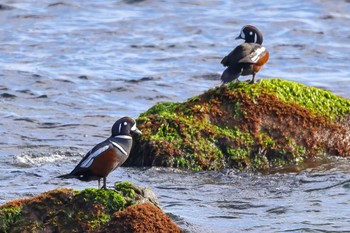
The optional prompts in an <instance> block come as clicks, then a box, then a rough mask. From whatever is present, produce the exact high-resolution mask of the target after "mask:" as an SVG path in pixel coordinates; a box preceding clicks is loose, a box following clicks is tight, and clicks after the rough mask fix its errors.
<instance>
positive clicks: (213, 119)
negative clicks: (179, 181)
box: [125, 79, 350, 170]
mask: <svg viewBox="0 0 350 233" xmlns="http://www.w3.org/2000/svg"><path fill="white" fill-rule="evenodd" d="M349 114H350V100H348V99H344V98H342V97H338V96H336V95H334V94H332V93H331V92H329V91H325V90H321V89H318V88H315V87H308V86H305V85H303V84H300V83H296V82H291V81H285V80H281V79H264V80H262V81H260V82H259V83H257V84H253V85H251V84H249V83H246V82H235V83H230V84H228V85H223V86H220V87H216V88H213V89H210V90H208V91H206V92H205V93H203V94H202V95H199V96H196V97H193V98H191V99H188V100H187V101H185V102H183V103H170V102H166V103H158V104H157V105H155V106H153V107H152V108H150V109H149V110H148V111H147V112H145V113H143V114H141V115H140V116H139V118H138V119H137V122H138V126H139V128H140V130H141V131H142V132H143V135H142V137H140V138H138V139H137V140H136V142H135V147H134V148H133V150H132V152H131V155H130V156H129V159H128V160H127V161H126V163H125V165H127V166H128V165H129V166H169V167H177V168H185V169H193V170H220V169H223V168H227V167H230V168H231V167H234V168H240V169H252V170H262V169H268V168H271V167H276V166H281V165H287V164H288V165H289V164H295V163H301V162H303V161H304V160H308V159H310V158H314V157H316V156H324V155H336V156H343V157H346V156H349V155H350V129H349V127H350V124H349V121H350V117H349V116H350V115H349Z"/></svg>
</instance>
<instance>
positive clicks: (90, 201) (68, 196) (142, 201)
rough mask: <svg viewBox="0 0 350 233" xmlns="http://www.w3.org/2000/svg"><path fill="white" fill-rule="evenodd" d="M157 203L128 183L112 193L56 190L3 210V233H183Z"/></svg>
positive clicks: (0, 218) (146, 191)
mask: <svg viewBox="0 0 350 233" xmlns="http://www.w3.org/2000/svg"><path fill="white" fill-rule="evenodd" d="M157 203H158V200H157V199H156V198H155V196H154V194H153V193H152V192H151V191H150V190H149V189H145V188H140V187H137V186H135V185H133V184H131V183H129V182H121V183H118V184H116V185H115V187H114V189H110V190H102V189H95V188H89V189H85V190H82V191H74V190H72V189H67V188H61V189H55V190H52V191H49V192H46V193H43V194H40V195H38V196H36V197H32V198H25V199H21V200H15V201H11V202H8V203H6V204H4V205H2V206H0V232H4V233H6V232H139V231H128V229H138V228H139V229H143V230H145V232H165V231H164V229H171V231H172V232H180V229H179V227H177V226H176V225H175V224H174V223H173V222H172V220H171V219H170V218H169V217H168V216H167V215H166V214H164V212H163V211H162V210H161V209H160V208H159V207H157V206H156V205H157ZM155 204H156V205H155ZM145 219H147V221H145Z"/></svg>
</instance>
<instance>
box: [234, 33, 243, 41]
mask: <svg viewBox="0 0 350 233" xmlns="http://www.w3.org/2000/svg"><path fill="white" fill-rule="evenodd" d="M239 39H242V40H244V38H243V37H242V36H241V34H239V36H237V37H236V38H235V40H239Z"/></svg>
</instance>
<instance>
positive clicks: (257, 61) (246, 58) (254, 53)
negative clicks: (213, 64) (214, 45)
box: [221, 25, 269, 84]
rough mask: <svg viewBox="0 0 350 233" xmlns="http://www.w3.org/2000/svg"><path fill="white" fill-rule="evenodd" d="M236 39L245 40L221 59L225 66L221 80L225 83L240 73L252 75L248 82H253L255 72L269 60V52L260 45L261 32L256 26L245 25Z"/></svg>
mask: <svg viewBox="0 0 350 233" xmlns="http://www.w3.org/2000/svg"><path fill="white" fill-rule="evenodd" d="M236 39H243V40H245V42H244V43H243V44H241V45H239V46H237V47H236V48H235V49H234V50H233V51H232V52H231V53H229V54H228V55H227V56H225V57H224V58H223V59H222V61H221V64H223V65H224V66H225V67H227V68H226V70H225V71H224V72H223V73H222V75H221V81H222V82H223V83H224V84H225V83H228V82H231V81H234V80H236V79H238V77H239V76H241V75H243V76H244V75H253V78H252V80H251V81H250V83H254V79H255V74H256V73H258V72H259V70H260V69H261V68H262V67H263V65H264V64H265V63H266V62H267V61H268V60H269V52H268V51H267V49H266V48H265V47H263V46H262V43H263V36H262V33H261V32H260V31H259V30H258V29H257V28H256V27H254V26H251V25H246V26H244V27H243V28H242V30H241V32H240V34H239V36H238V37H237V38H236Z"/></svg>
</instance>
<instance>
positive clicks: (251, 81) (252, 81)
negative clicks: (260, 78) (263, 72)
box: [249, 73, 255, 83]
mask: <svg viewBox="0 0 350 233" xmlns="http://www.w3.org/2000/svg"><path fill="white" fill-rule="evenodd" d="M254 79H255V73H253V78H252V80H250V82H249V83H255V80H254Z"/></svg>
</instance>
